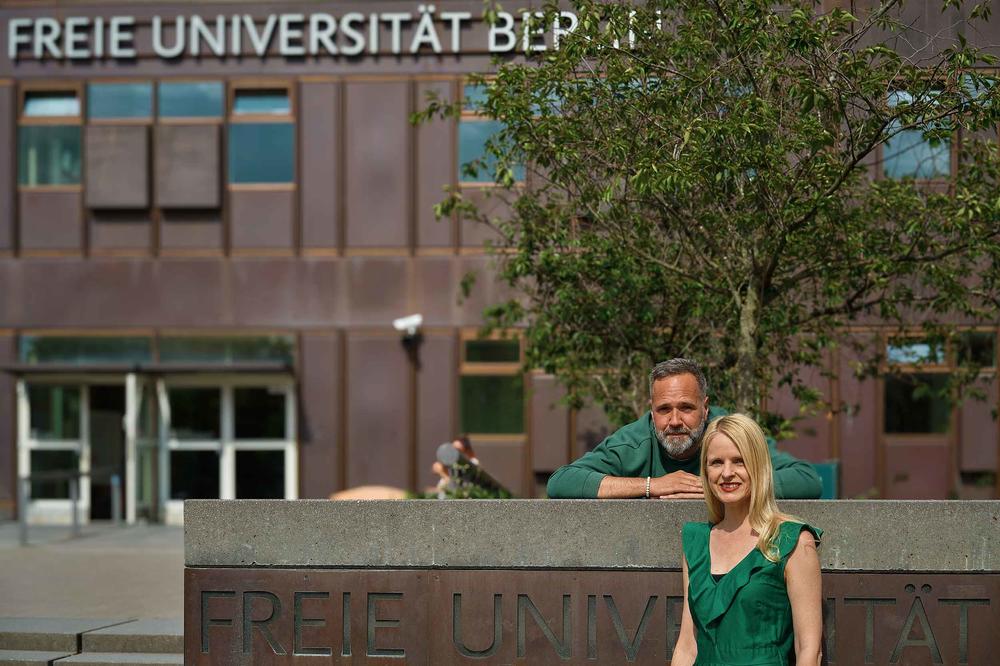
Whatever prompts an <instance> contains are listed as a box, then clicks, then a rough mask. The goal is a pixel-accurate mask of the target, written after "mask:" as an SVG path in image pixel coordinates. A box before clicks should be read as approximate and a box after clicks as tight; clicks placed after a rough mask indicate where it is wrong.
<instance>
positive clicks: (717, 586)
mask: <svg viewBox="0 0 1000 666" xmlns="http://www.w3.org/2000/svg"><path fill="white" fill-rule="evenodd" d="M711 529H712V526H711V525H710V524H709V523H686V524H685V525H684V528H683V530H682V532H681V534H682V536H683V541H684V557H685V559H686V560H687V566H688V608H689V609H690V610H691V618H692V619H693V620H694V628H695V632H696V637H697V643H698V658H697V660H695V666H788V665H789V664H794V663H795V634H794V632H793V631H792V606H791V603H790V602H789V601H788V590H787V589H786V588H785V564H786V563H787V562H788V556H789V555H791V553H792V551H793V550H795V546H796V544H797V543H798V540H799V534H800V533H801V532H802V530H804V529H805V530H809V531H810V532H812V534H813V536H815V537H816V540H817V542H818V541H819V538H820V536H821V535H822V533H823V532H822V530H820V529H818V528H815V527H811V526H810V525H805V524H803V523H795V522H785V523H782V524H781V526H780V527H779V528H778V539H777V541H776V545H777V547H778V552H779V554H780V559H779V560H778V561H777V562H771V561H769V560H768V559H767V558H766V557H764V554H763V553H761V552H760V550H759V549H757V548H754V549H753V550H752V551H750V553H749V554H748V555H747V556H746V557H744V558H743V559H742V560H741V561H740V563H739V564H737V565H736V566H735V567H733V568H732V569H731V570H730V571H729V572H727V573H726V574H725V575H723V576H722V577H721V578H720V579H719V580H718V581H717V582H716V581H715V580H714V579H713V578H712V563H711V561H710V556H709V549H708V535H709V532H710V531H711Z"/></svg>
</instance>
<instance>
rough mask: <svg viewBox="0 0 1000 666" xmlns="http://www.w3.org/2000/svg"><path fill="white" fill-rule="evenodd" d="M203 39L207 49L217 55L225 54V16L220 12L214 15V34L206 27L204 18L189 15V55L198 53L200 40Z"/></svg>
mask: <svg viewBox="0 0 1000 666" xmlns="http://www.w3.org/2000/svg"><path fill="white" fill-rule="evenodd" d="M203 39H204V40H205V44H206V45H207V46H208V50H209V51H211V52H212V53H214V54H215V55H217V56H219V57H220V58H221V57H222V56H224V55H226V18H225V17H224V16H222V15H221V14H220V15H219V16H216V17H215V34H214V35H213V34H212V32H211V31H210V30H209V29H208V24H207V23H205V19H203V18H202V17H200V16H192V17H191V51H190V53H191V55H193V56H196V55H200V52H201V40H203Z"/></svg>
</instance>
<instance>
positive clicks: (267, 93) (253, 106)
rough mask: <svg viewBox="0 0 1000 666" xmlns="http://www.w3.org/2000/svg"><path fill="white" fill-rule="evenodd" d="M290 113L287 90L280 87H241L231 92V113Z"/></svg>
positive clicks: (281, 114)
mask: <svg viewBox="0 0 1000 666" xmlns="http://www.w3.org/2000/svg"><path fill="white" fill-rule="evenodd" d="M291 113H292V105H291V102H290V101H289V99H288V91H287V90H285V89H282V88H275V89H271V88H261V89H242V90H237V91H236V92H235V93H234V94H233V115H238V116H246V115H252V116H257V115H262V114H264V115H274V116H288V115H291Z"/></svg>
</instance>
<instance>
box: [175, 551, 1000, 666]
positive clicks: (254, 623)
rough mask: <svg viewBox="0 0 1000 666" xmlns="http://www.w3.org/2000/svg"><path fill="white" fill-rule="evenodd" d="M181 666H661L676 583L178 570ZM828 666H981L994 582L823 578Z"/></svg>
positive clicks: (990, 629) (991, 625) (647, 575)
mask: <svg viewBox="0 0 1000 666" xmlns="http://www.w3.org/2000/svg"><path fill="white" fill-rule="evenodd" d="M184 585H185V610H184V616H185V631H184V637H185V663H187V664H249V663H254V664H272V663H274V664H279V663H304V662H309V661H315V659H316V657H317V656H319V657H323V658H325V659H327V660H332V661H334V662H338V663H348V662H350V663H355V662H357V663H369V662H371V663H383V661H384V662H385V663H389V662H390V660H392V663H400V661H401V660H402V661H404V662H405V663H407V664H459V663H485V664H509V663H515V662H516V663H524V664H551V663H567V664H593V663H601V664H610V663H636V664H664V663H666V662H668V660H669V659H670V654H671V651H672V649H673V645H674V642H675V640H676V636H677V631H678V629H679V626H680V617H681V607H682V605H681V601H682V599H681V589H682V588H681V577H680V573H679V572H677V571H641V572H612V571H594V570H586V571H564V570H456V569H450V570H426V569H422V570H346V569H238V568H225V569H223V568H204V569H202V568H188V569H186V570H185V577H184ZM823 585H824V588H823V596H824V643H825V645H824V659H825V663H827V664H842V665H849V666H855V665H860V664H908V665H911V666H922V665H924V664H928V665H929V664H992V663H995V660H994V656H995V654H996V652H997V649H998V648H1000V634H998V632H997V631H996V630H995V627H997V626H1000V574H925V573H847V572H844V573H826V574H824V576H823Z"/></svg>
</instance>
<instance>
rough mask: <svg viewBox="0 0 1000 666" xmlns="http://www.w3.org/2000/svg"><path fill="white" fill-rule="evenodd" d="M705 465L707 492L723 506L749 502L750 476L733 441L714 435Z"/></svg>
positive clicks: (718, 434)
mask: <svg viewBox="0 0 1000 666" xmlns="http://www.w3.org/2000/svg"><path fill="white" fill-rule="evenodd" d="M705 464H706V470H705V473H706V474H705V475H706V476H707V477H708V487H709V490H711V492H712V494H713V495H715V497H716V498H717V499H718V500H719V501H720V502H722V504H723V505H734V504H739V503H741V502H749V501H750V474H749V473H748V472H747V468H746V467H745V466H744V464H743V455H742V454H741V453H740V450H739V449H737V448H736V444H734V443H733V440H731V439H729V438H728V437H726V436H725V435H724V434H722V433H721V432H720V433H716V435H715V436H714V437H712V440H711V441H710V442H709V444H708V455H707V457H706V460H705Z"/></svg>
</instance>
